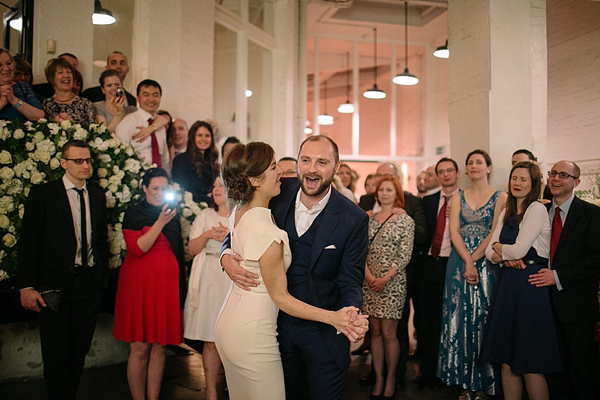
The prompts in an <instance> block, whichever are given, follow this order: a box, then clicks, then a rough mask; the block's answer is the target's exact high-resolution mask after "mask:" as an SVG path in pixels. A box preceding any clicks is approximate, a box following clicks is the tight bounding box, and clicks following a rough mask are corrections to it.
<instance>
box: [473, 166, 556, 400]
mask: <svg viewBox="0 0 600 400" xmlns="http://www.w3.org/2000/svg"><path fill="white" fill-rule="evenodd" d="M509 187H510V194H509V197H508V201H507V206H506V209H505V210H503V211H502V214H500V218H501V219H500V221H501V222H502V223H500V224H498V226H497V227H496V229H495V231H494V233H493V234H492V238H491V240H490V244H489V245H488V247H487V249H486V253H485V254H486V257H487V258H488V260H490V261H492V262H494V263H499V262H503V263H504V268H502V269H501V272H500V277H499V279H498V284H497V287H496V292H495V294H494V298H493V299H492V304H491V306H490V311H489V315H488V321H487V325H486V329H485V335H484V343H483V349H482V359H483V360H484V361H487V362H490V363H495V364H502V387H503V389H504V398H505V399H507V400H511V399H518V400H520V399H521V396H522V392H523V384H522V380H521V377H523V378H524V379H525V385H526V387H527V393H528V395H529V398H530V399H531V400H537V399H548V387H547V385H546V380H545V378H544V375H543V374H547V373H552V372H559V371H561V369H562V367H561V361H560V355H559V350H558V341H557V338H556V330H555V327H554V320H553V317H552V308H551V304H550V288H549V287H539V288H538V287H535V286H533V285H531V284H530V283H529V282H528V279H529V276H530V275H532V274H535V273H537V272H538V271H539V270H540V269H541V268H547V264H548V254H549V252H550V222H549V220H548V211H547V209H546V207H544V205H542V204H541V203H540V202H538V201H537V200H538V199H539V198H540V196H541V190H542V174H541V171H540V168H539V167H538V166H537V165H536V164H535V163H532V162H529V161H522V162H519V163H517V164H515V165H514V166H513V168H512V170H511V173H510V180H509Z"/></svg>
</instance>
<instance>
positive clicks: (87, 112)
mask: <svg viewBox="0 0 600 400" xmlns="http://www.w3.org/2000/svg"><path fill="white" fill-rule="evenodd" d="M44 72H45V73H46V79H47V80H48V83H50V84H51V85H52V87H53V88H54V95H53V96H52V97H50V98H48V99H44V101H43V102H42V109H43V110H44V113H45V114H46V119H54V120H55V121H56V122H58V123H60V122H62V121H72V122H74V123H77V124H81V125H88V126H89V125H91V124H94V123H96V110H95V109H94V105H93V104H92V102H91V101H89V100H88V99H85V98H83V97H79V96H77V95H76V94H75V93H73V91H72V90H71V89H73V85H74V83H75V77H74V68H73V66H72V65H71V63H69V62H68V61H67V60H65V59H64V58H53V59H52V60H50V61H48V64H46V67H45V68H44Z"/></svg>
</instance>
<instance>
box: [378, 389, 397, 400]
mask: <svg viewBox="0 0 600 400" xmlns="http://www.w3.org/2000/svg"><path fill="white" fill-rule="evenodd" d="M395 397H396V388H394V393H392V395H391V396H384V395H383V393H382V394H381V400H392V399H394V398H395Z"/></svg>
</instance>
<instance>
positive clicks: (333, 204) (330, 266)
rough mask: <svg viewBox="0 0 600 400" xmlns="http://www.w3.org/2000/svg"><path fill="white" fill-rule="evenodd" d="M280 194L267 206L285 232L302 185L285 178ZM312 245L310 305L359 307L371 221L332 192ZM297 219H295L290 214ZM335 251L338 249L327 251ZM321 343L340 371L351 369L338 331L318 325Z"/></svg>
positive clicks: (346, 341)
mask: <svg viewBox="0 0 600 400" xmlns="http://www.w3.org/2000/svg"><path fill="white" fill-rule="evenodd" d="M281 182H282V184H281V194H280V195H279V196H277V197H275V198H273V199H272V200H271V203H270V204H269V207H270V208H271V211H272V213H273V217H274V218H275V222H276V224H277V226H278V227H279V228H280V229H285V228H284V227H285V222H286V218H287V216H288V214H289V210H290V207H295V204H296V195H297V193H298V190H300V185H299V183H298V181H297V180H296V179H295V178H289V179H281ZM330 190H331V191H332V192H331V197H330V198H329V202H328V203H327V206H325V208H324V209H323V211H321V213H322V219H321V222H320V225H319V229H318V231H317V235H316V238H315V241H314V242H313V246H312V254H311V262H310V265H309V270H308V274H309V276H308V286H309V303H310V304H312V305H314V306H316V307H320V308H324V309H327V310H338V309H340V308H342V307H345V306H354V307H357V308H360V306H361V304H362V284H363V280H364V272H365V261H366V258H367V251H368V229H369V218H368V216H367V214H366V213H364V212H363V211H362V210H361V209H360V208H358V207H357V206H356V204H354V203H353V202H352V201H350V200H348V199H347V198H346V197H344V195H342V194H341V193H339V192H338V191H337V190H335V189H334V188H333V187H332V188H331V189H330ZM292 215H293V214H292ZM331 246H335V249H327V250H325V248H326V247H331ZM319 328H320V330H321V334H322V336H323V339H324V341H325V343H326V345H327V347H328V348H329V349H330V352H331V354H332V356H333V358H334V359H335V360H336V363H337V364H338V365H339V366H340V368H342V369H346V368H348V365H350V353H349V342H348V340H347V338H346V337H345V336H344V335H337V334H336V331H335V328H333V327H332V326H329V325H325V324H319Z"/></svg>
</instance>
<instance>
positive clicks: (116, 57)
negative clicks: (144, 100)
mask: <svg viewBox="0 0 600 400" xmlns="http://www.w3.org/2000/svg"><path fill="white" fill-rule="evenodd" d="M108 69H114V70H115V71H117V72H118V73H119V75H120V76H121V84H125V78H126V77H127V74H128V73H129V61H127V57H125V54H123V53H121V52H120V51H113V52H112V53H110V54H109V55H108V57H107V58H106V66H105V67H104V70H108ZM81 97H85V98H86V99H88V100H89V101H91V102H92V103H95V102H97V101H104V93H102V88H101V87H100V86H93V87H91V88H87V89H85V90H84V91H83V93H81ZM125 97H126V99H127V103H126V104H125V106H128V105H129V106H134V107H136V106H137V102H136V100H135V96H134V95H132V94H131V93H129V92H128V91H125Z"/></svg>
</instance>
